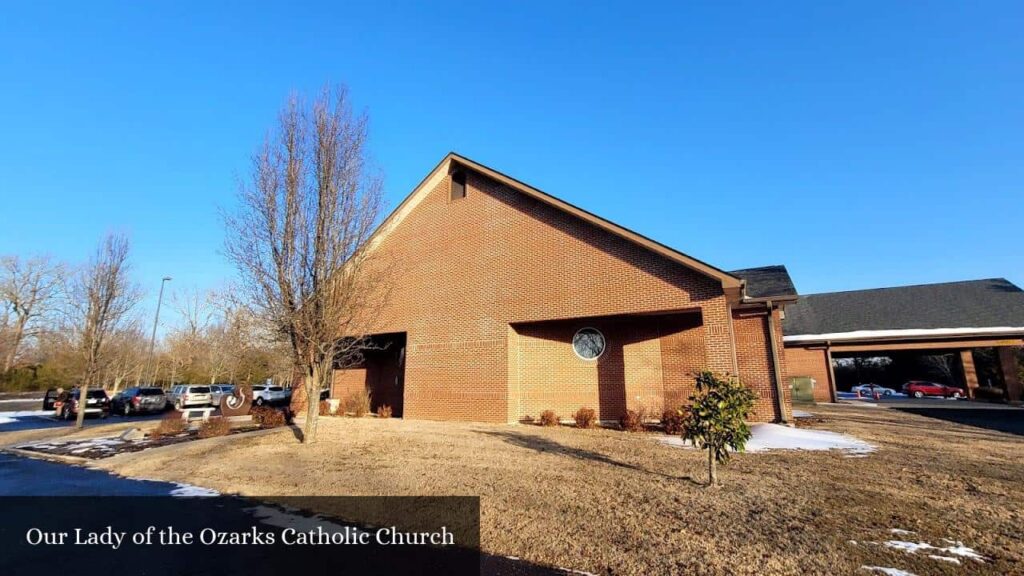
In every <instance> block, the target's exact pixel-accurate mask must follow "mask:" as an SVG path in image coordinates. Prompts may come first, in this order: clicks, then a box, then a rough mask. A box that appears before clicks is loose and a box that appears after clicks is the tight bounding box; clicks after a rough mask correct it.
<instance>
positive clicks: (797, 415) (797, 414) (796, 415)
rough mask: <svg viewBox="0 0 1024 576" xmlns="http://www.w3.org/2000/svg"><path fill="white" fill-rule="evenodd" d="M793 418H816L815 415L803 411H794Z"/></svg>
mask: <svg viewBox="0 0 1024 576" xmlns="http://www.w3.org/2000/svg"><path fill="white" fill-rule="evenodd" d="M793 418H814V414H811V413H810V412H804V411H803V410H793Z"/></svg>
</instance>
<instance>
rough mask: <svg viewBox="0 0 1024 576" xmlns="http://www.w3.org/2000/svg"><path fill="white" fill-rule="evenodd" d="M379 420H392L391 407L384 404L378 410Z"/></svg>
mask: <svg viewBox="0 0 1024 576" xmlns="http://www.w3.org/2000/svg"><path fill="white" fill-rule="evenodd" d="M377 418H391V406H388V405H387V404H384V405H382V406H380V407H379V408H377Z"/></svg>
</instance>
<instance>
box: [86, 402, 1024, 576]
mask: <svg viewBox="0 0 1024 576" xmlns="http://www.w3.org/2000/svg"><path fill="white" fill-rule="evenodd" d="M814 414H815V415H816V416H818V417H819V420H818V421H816V422H814V423H813V424H812V425H813V426H814V427H817V428H821V429H824V430H832V431H837V432H844V433H848V434H852V435H854V436H856V437H858V438H861V439H863V440H866V441H868V442H871V443H872V444H875V445H876V446H878V447H879V449H878V451H876V452H874V453H871V454H869V455H867V456H866V457H849V456H848V455H844V454H842V453H837V452H795V451H784V452H762V453H756V454H740V455H738V456H737V457H736V458H735V459H734V460H733V461H732V463H731V464H730V465H729V466H727V467H725V468H724V469H722V470H721V479H722V483H723V487H722V488H720V489H717V490H713V489H707V488H704V487H703V486H702V485H701V483H702V482H703V480H704V478H705V473H706V472H705V465H706V464H705V459H704V456H703V454H701V453H698V452H696V451H694V450H691V449H685V448H678V447H672V446H666V445H664V444H662V443H659V442H658V441H657V440H656V438H655V437H654V436H653V435H651V434H628V433H623V432H618V431H611V430H576V429H573V428H568V427H562V428H539V427H533V426H497V425H484V424H464V423H437V422H418V421H403V420H377V419H372V418H364V419H359V420H356V419H345V418H324V419H322V421H321V425H320V426H321V427H320V433H321V439H320V442H319V443H318V444H317V445H314V446H303V445H300V444H299V443H298V442H297V440H296V439H295V436H294V435H293V434H292V433H291V431H289V430H283V431H282V432H281V433H279V434H276V435H271V436H263V437H257V438H246V439H239V440H237V441H236V442H234V443H233V444H232V447H231V449H230V450H225V448H224V446H223V445H222V444H219V443H218V444H216V445H215V446H210V445H207V444H206V443H203V442H198V443H190V444H183V445H179V446H175V447H173V448H165V449H160V450H157V451H153V452H152V453H147V452H141V453H136V454H126V455H122V456H118V457H116V458H113V459H110V460H108V461H102V462H100V463H99V464H98V465H99V466H103V467H106V468H111V469H113V470H115V471H117V472H118V473H121V474H125V475H130V476H140V477H148V478H157V479H164V480H172V481H179V482H187V483H191V484H196V485H200V486H205V487H210V488H214V489H217V490H220V491H222V492H237V493H241V494H246V495H281V494H300V495H309V494H351V495H407V494H414V495H423V494H427V495H434V494H436V495H450V494H451V495H480V496H481V509H482V512H481V513H482V519H481V521H482V527H481V530H482V532H481V538H482V544H483V547H484V550H485V551H487V552H489V553H492V554H496V555H502V556H516V557H519V558H523V559H525V560H528V561H530V562H533V563H536V564H541V565H548V566H559V567H565V568H572V569H576V570H583V571H587V572H592V573H599V574H605V573H611V574H641V573H643V574H675V573H688V574H805V573H809V574H858V573H859V574H868V573H870V572H869V570H866V569H863V568H862V567H863V566H878V567H893V568H900V569H903V570H906V571H908V572H910V573H913V574H918V575H924V574H968V573H969V574H1009V573H1014V572H1018V573H1019V572H1020V571H1021V570H1024V564H1022V563H1024V544H1022V538H1021V537H1022V532H1021V530H1022V527H1024V513H1022V510H1024V458H1022V457H1021V456H1022V454H1024V437H1021V436H1015V435H1012V434H1007V433H1003V432H998V431H991V430H986V429H983V428H976V427H969V426H965V425H961V424H955V423H948V422H945V421H942V420H936V419H932V418H927V417H924V416H919V415H913V414H906V413H901V412H897V411H895V410H890V409H885V408H872V407H848V406H832V407H820V408H818V409H815V410H814ZM894 529H896V530H906V531H912V533H899V532H893V530H894ZM943 539H949V540H953V541H962V542H963V544H964V545H965V546H967V547H969V548H972V549H974V550H975V551H977V552H978V553H979V554H981V555H983V556H985V557H986V558H987V560H986V561H985V562H984V563H982V562H978V561H975V560H972V559H970V558H967V557H962V556H960V557H956V558H957V559H958V560H959V561H960V562H961V563H960V564H956V563H953V562H950V561H948V560H938V559H934V558H932V557H930V555H944V556H947V557H949V556H951V554H949V553H943V552H938V551H935V550H919V551H917V552H916V553H910V552H907V551H904V550H900V549H897V548H894V547H890V546H886V545H885V542H886V541H905V542H912V543H915V544H916V543H920V542H925V543H929V544H931V545H934V546H936V547H950V546H952V545H953V544H952V543H950V542H947V541H946V540H943Z"/></svg>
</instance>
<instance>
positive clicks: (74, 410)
mask: <svg viewBox="0 0 1024 576" xmlns="http://www.w3.org/2000/svg"><path fill="white" fill-rule="evenodd" d="M78 396H79V389H78V388H72V389H71V390H70V391H68V392H67V393H65V394H62V395H61V396H60V397H59V398H58V399H57V401H56V402H54V404H53V407H54V408H55V409H56V410H57V415H58V416H60V417H61V418H63V419H64V420H73V419H75V418H78V411H79V409H81V407H80V406H79V405H78ZM85 415H86V416H99V417H100V418H106V417H107V416H109V415H110V399H109V398H107V392H106V391H105V390H103V389H102V388H97V389H94V390H86V391H85Z"/></svg>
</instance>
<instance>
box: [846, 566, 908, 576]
mask: <svg viewBox="0 0 1024 576" xmlns="http://www.w3.org/2000/svg"><path fill="white" fill-rule="evenodd" d="M860 569H861V570H867V571H869V572H879V573H881V574H885V575H886V576H917V575H916V574H914V573H913V572H907V571H906V570H900V569H899V568H888V567H886V566H861V567H860Z"/></svg>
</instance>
